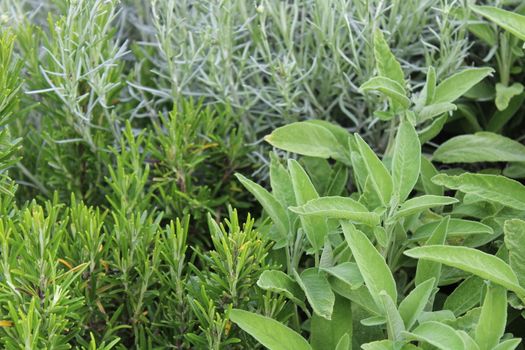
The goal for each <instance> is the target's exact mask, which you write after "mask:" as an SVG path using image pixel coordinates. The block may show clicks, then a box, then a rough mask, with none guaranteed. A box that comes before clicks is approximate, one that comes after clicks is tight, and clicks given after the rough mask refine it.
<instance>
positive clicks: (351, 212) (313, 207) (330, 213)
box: [289, 196, 380, 226]
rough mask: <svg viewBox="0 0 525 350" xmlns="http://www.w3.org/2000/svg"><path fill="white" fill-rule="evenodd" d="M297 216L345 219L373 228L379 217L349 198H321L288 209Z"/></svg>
mask: <svg viewBox="0 0 525 350" xmlns="http://www.w3.org/2000/svg"><path fill="white" fill-rule="evenodd" d="M289 209H290V210H291V211H292V212H294V213H297V214H299V215H316V216H321V217H325V218H330V219H346V220H350V221H352V222H355V223H361V224H366V225H370V226H375V225H377V224H379V221H380V217H379V215H378V214H377V213H372V212H370V211H368V209H367V208H366V207H365V206H364V205H362V204H361V203H359V202H357V201H355V200H353V199H352V198H350V197H339V196H332V197H321V198H318V199H313V200H311V201H308V202H307V203H306V204H304V205H302V206H300V207H290V208H289Z"/></svg>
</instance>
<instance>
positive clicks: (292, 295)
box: [257, 270, 304, 306]
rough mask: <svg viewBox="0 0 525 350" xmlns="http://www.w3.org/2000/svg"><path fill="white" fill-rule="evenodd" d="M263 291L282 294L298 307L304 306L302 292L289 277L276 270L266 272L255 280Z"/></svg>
mask: <svg viewBox="0 0 525 350" xmlns="http://www.w3.org/2000/svg"><path fill="white" fill-rule="evenodd" d="M257 285H258V286H259V287H261V288H262V289H264V290H269V291H272V292H277V293H282V294H284V295H285V296H286V297H287V298H289V299H290V300H292V301H293V302H295V303H296V304H298V305H301V306H304V292H303V290H302V289H301V287H300V286H299V285H298V284H297V282H295V281H294V280H293V279H292V278H291V277H290V276H288V275H287V274H285V273H284V272H282V271H278V270H266V271H264V272H263V273H262V274H261V275H260V276H259V279H258V280H257Z"/></svg>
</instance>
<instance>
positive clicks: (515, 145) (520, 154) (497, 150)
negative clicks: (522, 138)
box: [433, 131, 525, 163]
mask: <svg viewBox="0 0 525 350" xmlns="http://www.w3.org/2000/svg"><path fill="white" fill-rule="evenodd" d="M433 160H436V161H439V162H442V163H476V162H525V146H524V145H522V144H521V143H519V142H517V141H514V140H512V139H510V138H508V137H505V136H501V135H498V134H495V133H492V132H486V131H481V132H477V133H475V134H474V135H460V136H456V137H453V138H451V139H449V140H448V141H446V142H444V143H443V144H442V145H441V146H439V147H438V149H437V150H436V151H435V152H434V156H433Z"/></svg>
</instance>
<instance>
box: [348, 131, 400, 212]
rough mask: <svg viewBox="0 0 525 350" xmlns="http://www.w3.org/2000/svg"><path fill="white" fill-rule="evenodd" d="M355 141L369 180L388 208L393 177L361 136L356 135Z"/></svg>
mask: <svg viewBox="0 0 525 350" xmlns="http://www.w3.org/2000/svg"><path fill="white" fill-rule="evenodd" d="M355 141H356V144H357V147H358V149H359V153H360V154H361V157H362V160H363V163H364V164H365V167H366V170H367V172H368V178H369V179H370V181H371V182H372V186H373V188H374V190H375V191H376V193H377V195H378V196H379V198H380V199H381V202H382V203H383V205H385V206H386V205H388V204H389V203H390V198H391V197H392V190H393V183H392V177H391V176H390V173H389V172H388V170H387V169H386V167H385V165H384V164H383V162H381V160H380V159H379V158H378V157H377V156H376V154H375V153H374V151H372V149H371V148H370V146H368V145H367V144H366V142H365V141H364V140H363V139H362V138H361V136H359V135H358V134H355Z"/></svg>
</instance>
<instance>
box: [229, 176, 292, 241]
mask: <svg viewBox="0 0 525 350" xmlns="http://www.w3.org/2000/svg"><path fill="white" fill-rule="evenodd" d="M235 176H236V177H237V179H238V180H239V181H240V182H241V183H242V185H243V186H244V187H245V188H246V189H247V190H248V191H249V192H250V193H251V194H252V195H253V196H254V197H255V198H256V199H257V201H258V202H259V203H260V204H261V205H262V207H263V208H264V210H265V211H266V212H267V213H268V215H269V216H270V218H271V219H272V221H273V224H274V225H275V226H276V227H277V231H278V233H279V237H278V244H279V245H280V244H282V243H283V242H286V241H287V238H288V225H289V224H288V215H287V214H286V210H285V209H284V208H283V206H282V205H281V203H279V201H278V200H277V199H275V197H274V196H273V195H272V194H271V193H270V192H268V191H267V190H266V189H265V188H264V187H262V186H261V185H259V184H256V183H255V182H253V181H251V180H249V179H247V178H245V177H244V176H242V175H241V174H238V173H237V174H235Z"/></svg>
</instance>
